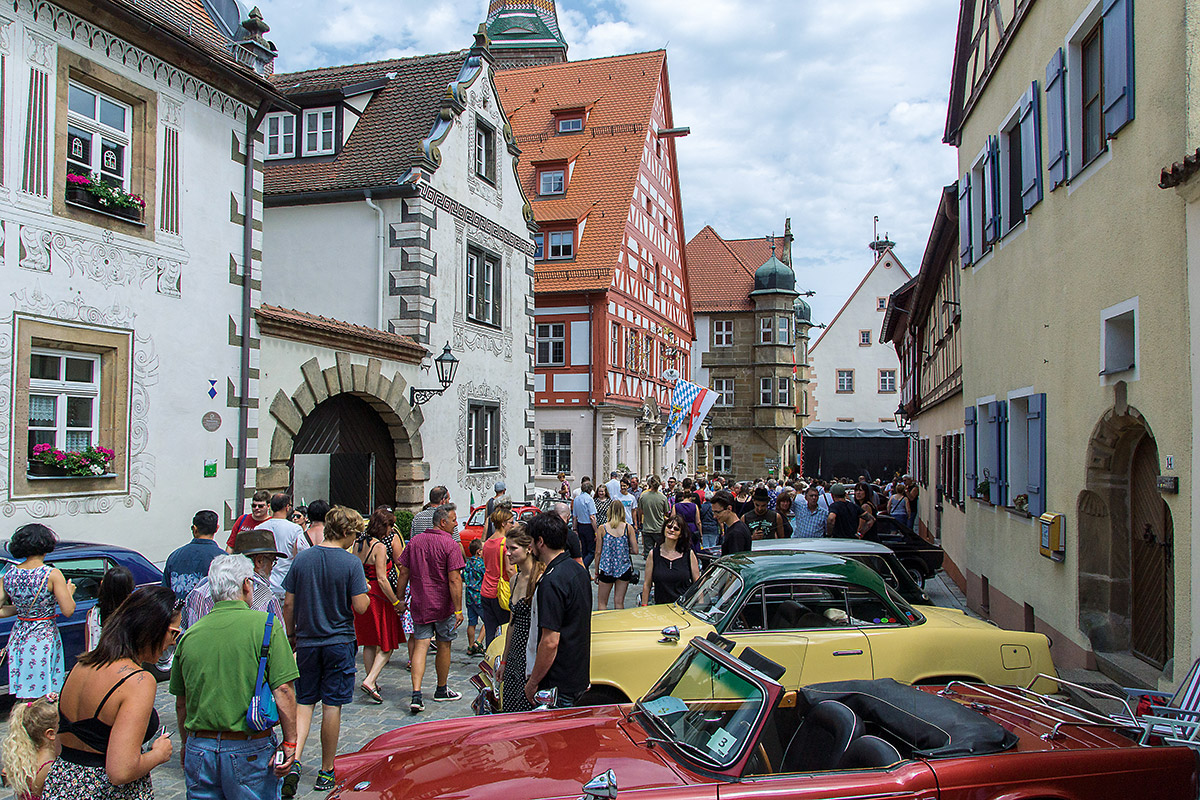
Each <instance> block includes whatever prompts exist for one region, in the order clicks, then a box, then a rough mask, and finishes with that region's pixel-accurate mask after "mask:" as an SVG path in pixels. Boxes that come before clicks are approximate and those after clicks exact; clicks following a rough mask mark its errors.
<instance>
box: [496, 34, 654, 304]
mask: <svg viewBox="0 0 1200 800" xmlns="http://www.w3.org/2000/svg"><path fill="white" fill-rule="evenodd" d="M666 57H667V54H666V51H664V50H656V51H653V52H650V53H635V54H632V55H624V56H612V57H609V58H598V59H593V60H590V61H569V62H566V63H564V64H546V65H543V66H538V67H528V68H526V69H513V70H505V71H502V72H497V73H496V75H495V78H496V88H497V90H498V91H499V93H500V102H501V103H503V105H504V110H505V112H506V113H507V115H508V120H509V124H510V125H511V126H512V130H513V134H514V135H515V136H516V138H517V145H518V146H519V147H520V148H521V151H522V155H521V160H520V162H519V165H518V172H519V175H520V178H521V183H522V185H523V186H524V188H525V193H526V195H527V196H528V197H530V198H536V197H537V196H538V187H537V186H535V180H536V177H537V176H536V173H537V170H536V168H535V167H534V166H533V163H532V162H533V161H540V160H544V159H546V158H549V157H556V158H566V157H567V155H566V153H568V152H570V151H574V152H576V153H577V156H576V158H575V166H574V170H573V172H572V174H571V179H570V182H569V184H568V186H567V192H566V194H565V195H563V196H562V197H561V198H557V199H556V200H554V201H546V200H541V201H535V202H533V203H532V205H533V210H534V216H535V218H536V219H537V220H539V221H541V220H550V219H552V218H554V217H557V218H558V219H560V220H561V219H563V218H570V215H571V213H572V212H576V213H577V212H578V211H579V210H581V209H590V210H589V211H587V225H586V226H585V228H584V232H583V236H582V237H581V239H580V241H579V242H577V243H576V253H577V255H576V257H575V259H574V260H573V261H570V262H541V263H538V264H537V265H536V267H535V275H534V289H535V290H536V291H538V292H566V291H595V290H599V289H607V288H608V287H609V286H610V285H611V283H612V275H613V268H614V266H615V265H616V263H617V257H618V254H619V253H620V251H621V247H622V246H623V244H624V241H625V225H626V221H627V219H628V216H629V208H630V205H631V203H632V201H633V192H634V187H635V186H636V183H637V176H638V170H639V168H640V164H641V157H642V150H643V148H644V147H645V142H646V134H647V127H648V125H649V123H650V116H651V113H652V112H653V110H654V98H655V96H656V94H657V91H658V85H659V82H660V80H662V77H663V70H664V68H665V66H666ZM589 103H590V104H592V108H591V111H590V112H589V113H588V118H587V125H586V127H585V128H584V131H583V133H577V134H565V135H558V134H557V133H556V131H555V128H554V115H553V113H552V112H553V110H554V109H561V108H568V107H571V108H574V107H579V106H583V105H587V104H589ZM576 218H578V217H576Z"/></svg>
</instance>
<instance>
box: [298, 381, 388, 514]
mask: <svg viewBox="0 0 1200 800" xmlns="http://www.w3.org/2000/svg"><path fill="white" fill-rule="evenodd" d="M288 466H289V468H290V469H291V476H292V478H291V488H292V494H293V496H295V497H297V498H298V500H297V502H299V499H302V498H303V499H315V498H316V497H323V498H325V499H327V500H328V501H329V503H330V504H331V505H343V506H348V507H350V508H353V509H356V510H358V511H359V512H361V513H363V514H364V515H366V514H369V513H370V512H371V510H372V509H373V508H375V507H376V506H378V505H388V506H394V505H395V504H396V450H395V444H394V443H393V441H392V436H391V434H390V433H389V431H388V426H387V424H386V423H385V422H384V421H383V418H382V417H381V416H380V415H379V412H377V411H376V410H375V409H373V408H371V406H370V405H369V404H368V403H367V402H366V401H365V400H363V399H361V398H359V397H355V396H354V395H352V394H338V395H334V396H333V397H330V398H329V399H328V400H325V401H323V402H322V403H320V404H319V405H318V406H317V407H316V408H314V409H313V410H312V413H310V414H309V415H308V416H307V417H305V418H304V424H303V425H301V426H300V430H299V431H298V432H297V433H296V438H295V439H294V440H293V443H292V460H291V462H290V463H289V464H288ZM306 495H310V496H308V497H306Z"/></svg>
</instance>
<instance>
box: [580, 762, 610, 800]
mask: <svg viewBox="0 0 1200 800" xmlns="http://www.w3.org/2000/svg"><path fill="white" fill-rule="evenodd" d="M616 796H617V774H616V773H615V772H613V771H612V770H611V769H610V770H608V771H607V772H603V773H601V774H599V775H597V776H596V777H594V778H592V779H591V780H590V781H588V782H587V783H585V784H584V785H583V800H611V799H612V798H614V797H616Z"/></svg>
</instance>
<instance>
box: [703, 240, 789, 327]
mask: <svg viewBox="0 0 1200 800" xmlns="http://www.w3.org/2000/svg"><path fill="white" fill-rule="evenodd" d="M756 241H758V240H756V239H733V240H730V241H726V240H725V239H722V238H721V235H720V234H719V233H717V232H716V231H715V230H713V229H712V227H711V226H709V225H705V226H704V228H703V229H702V230H701V231H700V232H699V233H697V234H696V235H695V236H693V237H692V240H691V241H690V242H688V243H687V263H688V282H689V283H690V284H691V294H692V310H693V311H695V312H696V313H698V314H704V313H711V312H714V311H753V310H754V301H753V300H751V299H750V292H752V291H754V270H755V269H757V268H758V267H759V266H760V265H761V264H762V263H763V262H764V261H766V260H767V259H768V258H770V257H771V248H770V246H769V245H768V246H767V255H766V257H765V258H763V259H762V261H759V262H757V263H755V262H754V261H753V260H751V261H750V262H746V261H745V260H743V258H742V255H741V254H739V253H738V252H737V251H738V250H742V251H743V254H745V255H746V256H747V257H750V258H752V259H753V258H757V256H758V253H757V252H756V251H755V249H754V248H753V247H752V245H753V243H754V242H756ZM735 245H738V246H737V247H735Z"/></svg>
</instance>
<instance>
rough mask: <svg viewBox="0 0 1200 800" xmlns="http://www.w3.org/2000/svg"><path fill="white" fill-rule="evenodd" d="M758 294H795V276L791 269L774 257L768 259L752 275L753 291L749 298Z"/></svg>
mask: <svg viewBox="0 0 1200 800" xmlns="http://www.w3.org/2000/svg"><path fill="white" fill-rule="evenodd" d="M759 294H796V275H795V273H793V272H792V268H791V267H789V266H788V265H787V264H785V263H783V262H782V261H780V260H779V259H778V258H776V257H775V256H771V257H770V258H768V259H767V262H766V263H765V264H763V265H762V266H761V267H759V268H758V270H757V271H756V272H755V273H754V291H753V292H751V293H750V296H751V297H754V296H755V295H759Z"/></svg>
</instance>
